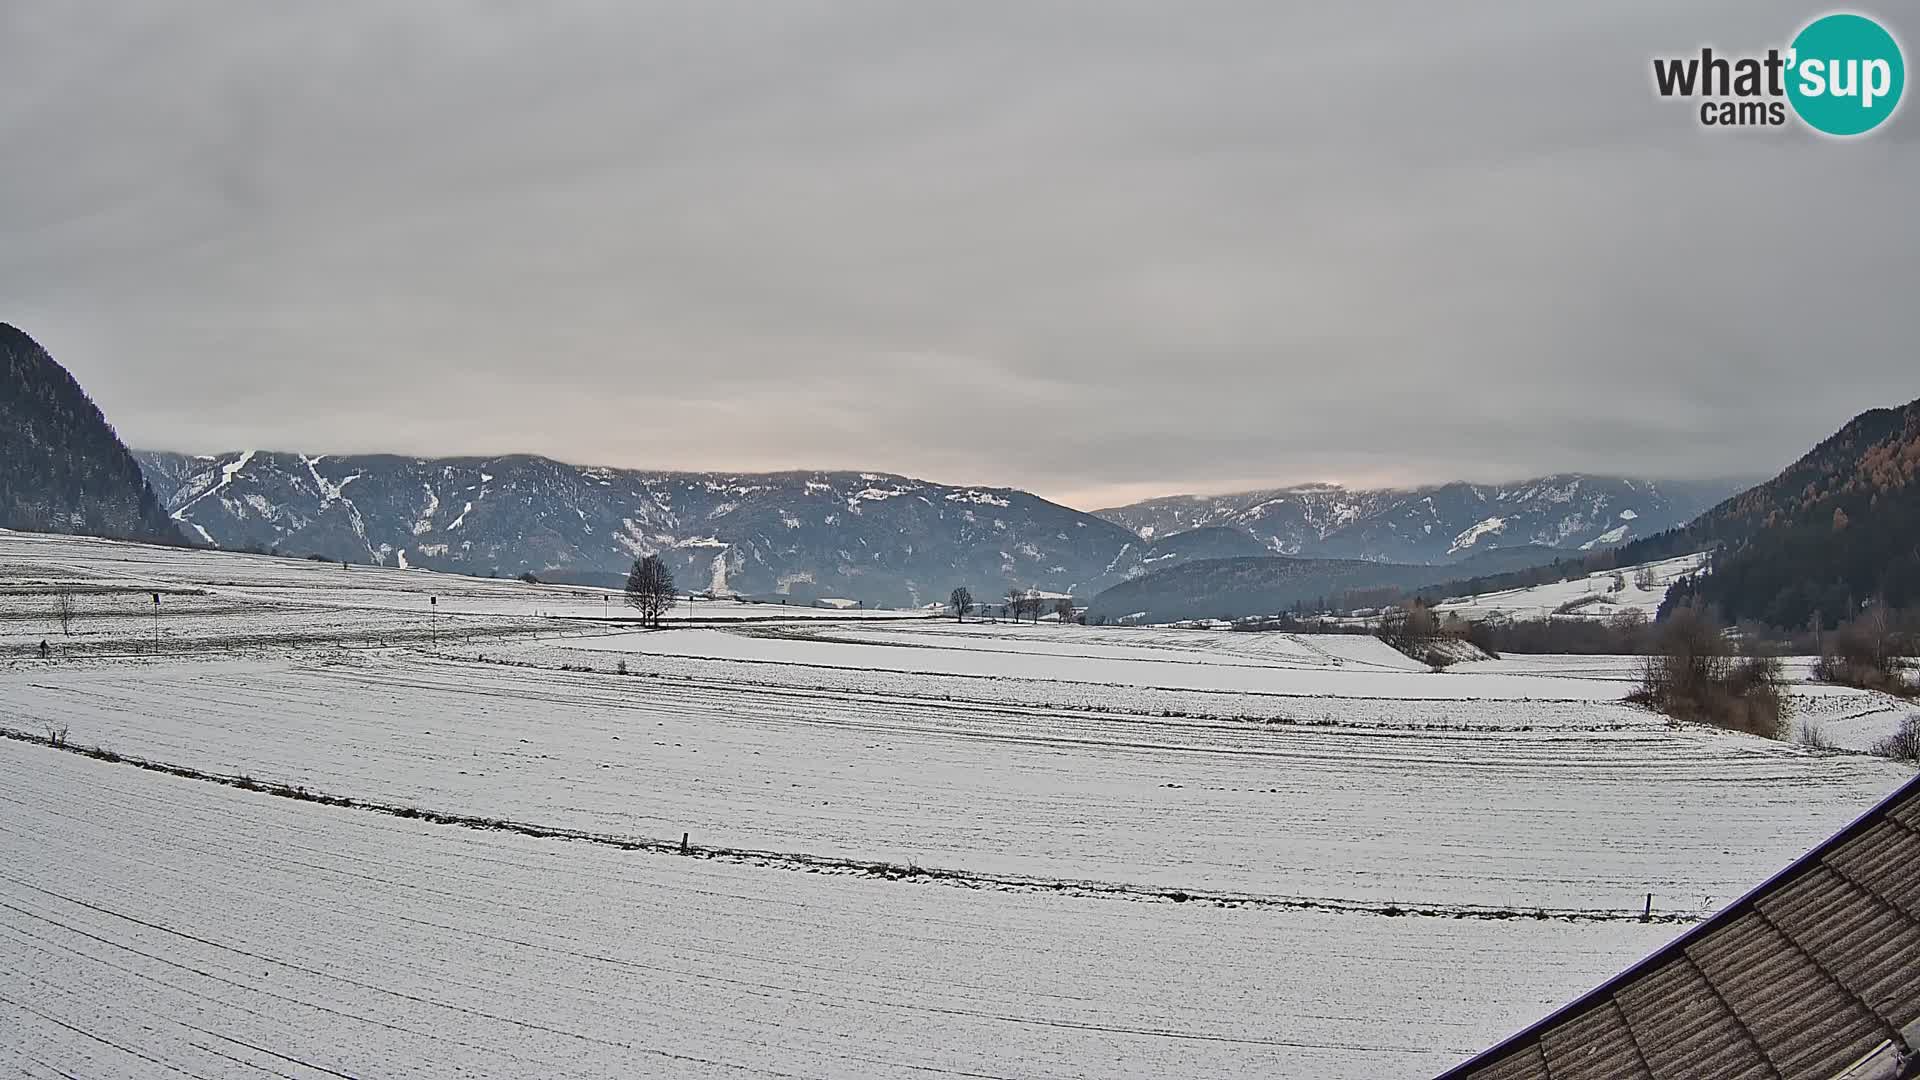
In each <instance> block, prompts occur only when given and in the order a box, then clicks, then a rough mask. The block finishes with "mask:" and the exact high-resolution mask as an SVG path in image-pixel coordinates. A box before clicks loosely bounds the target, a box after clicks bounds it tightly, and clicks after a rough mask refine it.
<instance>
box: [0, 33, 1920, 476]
mask: <svg viewBox="0 0 1920 1080" xmlns="http://www.w3.org/2000/svg"><path fill="white" fill-rule="evenodd" d="M147 7H148V6H136V5H126V4H114V5H98V6H96V5H90V4H86V3H74V4H61V5H10V6H8V7H6V8H4V9H0V64H3V65H4V66H5V70H6V71H8V73H9V80H8V82H9V86H10V88H12V89H13V90H15V91H16V92H15V93H13V94H10V95H9V96H8V97H7V98H5V99H0V138H3V139H4V140H5V142H4V145H6V146H7V147H8V148H9V151H10V152H9V154H8V155H7V164H6V166H5V168H4V169H0V236H5V237H6V238H7V239H6V243H5V244H3V245H0V305H3V306H4V310H0V318H4V319H7V320H9V321H13V322H16V323H18V324H19V325H21V326H22V327H24V328H25V329H27V330H28V331H29V332H30V333H34V334H35V335H36V336H38V337H40V338H41V339H42V341H43V342H44V343H45V344H47V345H48V347H49V348H50V349H51V350H52V351H53V352H54V354H55V356H56V357H57V358H59V359H61V360H62V361H63V362H65V363H67V364H68V365H69V366H70V367H72V368H73V369H74V370H75V372H76V374H77V375H78V376H79V377H80V378H81V380H82V382H83V384H85V385H86V386H88V387H89V389H90V390H92V391H93V392H94V393H95V395H96V397H98V398H99V399H100V400H101V402H102V404H103V407H105V408H106V409H107V411H108V413H109V415H110V416H111V417H112V418H113V419H114V420H115V422H116V423H117V424H118V425H119V426H120V427H121V429H122V431H123V433H124V434H126V435H127V437H128V438H129V439H130V440H131V441H134V442H136V443H141V444H145V445H154V446H169V447H178V448H183V449H195V450H198V449H214V448H228V447H241V446H256V445H257V446H284V447H295V448H317V449H329V450H341V451H345V450H374V449H389V450H396V451H401V452H412V453H455V452H500V451H508V450H525V451H532V452H542V453H548V454H551V455H554V456H557V457H562V458H566V459H570V460H578V461H594V462H605V463H612V464H622V465H633V466H650V467H688V468H696V467H734V468H779V467H800V466H851V467H863V468H883V469H888V470H894V471H903V472H910V473H916V474H920V475H926V476H930V477H935V478H939V479H946V480H953V481H975V482H997V483H1007V484H1015V485H1021V486H1027V487H1031V488H1034V489H1036V490H1039V491H1041V492H1043V493H1046V494H1051V495H1055V496H1059V497H1065V498H1069V499H1072V500H1074V501H1077V502H1083V503H1093V502H1100V501H1104V500H1107V499H1109V498H1121V497H1128V496H1133V495H1137V494H1147V493H1152V492H1156V491H1169V490H1179V489H1192V488H1207V489H1219V488H1224V487H1233V486H1241V485H1248V484H1263V483H1272V482H1278V481H1285V480H1292V479H1302V478H1308V477H1320V476H1331V477H1338V478H1353V479H1395V480H1425V479H1447V478H1453V477H1456V476H1478V477H1494V476H1502V475H1506V476H1511V475H1515V474H1519V473H1530V472H1538V471H1545V470H1550V469H1559V468H1584V469H1596V470H1620V471H1632V472H1649V473H1655V474H1662V475H1685V474H1723V473H1751V472H1761V471H1766V470H1769V469H1771V468H1774V467H1776V466H1778V465H1779V464H1782V463H1783V462H1784V461H1785V460H1786V459H1787V458H1789V457H1791V456H1793V455H1794V454H1795V453H1797V452H1798V451H1799V450H1801V449H1804V448H1805V447H1806V446H1807V445H1809V444H1810V443H1811V442H1812V441H1813V440H1814V439H1817V438H1819V437H1820V436H1821V435H1824V434H1825V433H1827V432H1828V431H1830V430H1831V429H1832V428H1834V427H1836V426H1838V424H1840V423H1841V422H1842V421H1844V420H1845V419H1846V418H1847V417H1849V416H1851V415H1852V414H1853V413H1854V412H1857V411H1858V410H1860V409H1862V408H1865V407H1869V406H1872V405H1875V404H1889V403H1894V402H1896V401H1905V400H1907V399H1910V398H1912V397H1914V396H1916V395H1920V378H1916V375H1915V372H1916V370H1917V369H1920V363H1916V361H1915V349H1914V343H1915V341H1916V330H1920V306H1916V305H1915V304H1914V303H1913V302H1912V300H1911V297H1912V296H1913V295H1914V292H1915V286H1916V284H1920V271H1916V265H1915V258H1914V251H1915V245H1916V241H1920V214H1917V213H1915V211H1914V210H1913V202H1912V199H1913V196H1912V192H1913V191H1914V190H1915V189H1916V188H1920V160H1917V155H1920V150H1917V149H1916V146H1917V145H1920V139H1917V138H1916V136H1915V134H1914V133H1915V130H1916V127H1920V122H1916V121H1915V120H1914V119H1913V116H1914V111H1913V108H1914V107H1913V105H1912V103H1908V105H1907V107H1906V109H1905V110H1904V111H1903V112H1902V114H1901V115H1900V116H1899V117H1897V118H1896V119H1895V121H1894V122H1893V126H1892V128H1891V129H1890V130H1888V131H1886V132H1884V133H1882V134H1880V135H1878V136H1875V137H1873V138H1871V139H1870V140H1866V141H1862V142H1857V143H1852V144H1837V143H1830V142H1826V141H1823V140H1820V139H1817V138H1815V137H1813V136H1811V135H1808V134H1805V133H1803V132H1799V131H1758V132H1733V133H1729V132H1711V131H1703V130H1702V129H1701V128H1699V127H1698V125H1697V123H1696V122H1695V120H1694V118H1693V116H1692V114H1691V113H1690V112H1689V111H1688V109H1687V107H1686V106H1684V105H1681V104H1677V103H1672V102H1661V101H1656V100H1654V99H1653V97H1652V94H1651V92H1650V89H1649V76H1648V67H1647V62H1648V59H1649V58H1650V57H1651V56H1652V55H1654V54H1656V53H1683V52H1686V51H1687V50H1689V49H1693V48H1697V47H1698V46H1699V45H1700V44H1701V43H1703V42H1712V43H1715V44H1716V45H1720V46H1722V47H1725V48H1752V49H1761V48H1765V47H1766V46H1767V45H1769V44H1775V43H1777V42H1779V41H1781V40H1783V39H1784V38H1785V36H1786V35H1788V34H1789V33H1790V32H1791V31H1792V29H1793V28H1795V27H1796V26H1797V25H1799V23H1801V22H1802V21H1804V20H1805V19H1806V18H1807V17H1808V16H1809V15H1810V14H1813V12H1812V11H1811V10H1810V9H1804V8H1801V7H1798V6H1795V5H1792V4H1786V3H1776V2H1771V0H1770V2H1766V3H1744V2H1743V3H1720V4H1700V5H1695V6H1694V7H1693V8H1691V9H1690V10H1687V11H1674V10H1670V9H1671V8H1672V7H1673V5H1670V4H1664V3H1636V4H1620V5H1586V6H1585V7H1590V8H1593V9H1594V10H1590V11H1574V10H1571V7H1572V6H1571V5H1546V4H1537V3H1523V2H1518V0H1514V2H1504V3H1480V4H1469V5H1432V4H1425V3H1411V2H1406V3H1400V2H1393V3H1379V4H1370V5H1357V4H1356V5H1318V6H1316V7H1321V8H1325V9H1326V10H1318V11H1314V12H1296V11H1289V10H1287V8H1288V7H1290V5H1279V4H1274V3H1271V2H1263V3H1240V4H1235V3H1193V4H1179V5H1175V4H1145V3H1100V4H1094V3H1083V4H1045V3H1019V4H993V3H964V4H961V3H953V4H947V3H940V4H934V3H911V4H905V3H870V4H863V3H788V4H762V3H744V2H741V3H724V2H723V3H699V4H694V3H686V4H673V5H661V4H640V3H629V4H565V3H562V4H545V5H512V4H482V3H478V2H475V3H451V2H448V3H440V4H407V5H396V4H388V3H340V4H328V5H308V6H305V7H301V8H285V7H281V8H277V9H276V8H271V7H268V6H263V5H259V4H254V3H243V2H235V3H230V4H200V5H169V6H168V7H169V8H170V10H169V11H168V12H167V13H166V14H164V15H162V14H159V13H157V12H149V11H148V10H147ZM150 7H152V8H156V9H157V8H158V7H159V6H158V5H152V6H150ZM1443 7H1444V8H1445V10H1444V11H1442V10H1439V9H1441V8H1443ZM1890 14H1892V15H1894V16H1895V19H1896V29H1900V27H1899V26H1898V23H1897V13H1890ZM1916 27H1920V24H1916ZM1916 27H1908V28H1905V29H1907V30H1908V32H1909V33H1914V32H1920V29H1916ZM1910 51H1911V50H1910Z"/></svg>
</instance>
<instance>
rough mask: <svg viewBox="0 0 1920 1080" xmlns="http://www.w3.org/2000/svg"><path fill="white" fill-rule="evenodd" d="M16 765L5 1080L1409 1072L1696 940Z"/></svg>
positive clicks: (2, 801)
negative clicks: (1117, 887)
mask: <svg viewBox="0 0 1920 1080" xmlns="http://www.w3.org/2000/svg"><path fill="white" fill-rule="evenodd" d="M0 777H3V778H4V783H0V807H3V808H4V811H3V812H0V1071H5V1072H7V1073H9V1074H11V1075H24V1076H35V1077H39V1076H46V1077H54V1076H62V1075H64V1076H77V1077H87V1078H89V1080H114V1078H133V1077H140V1078H144V1077H152V1076H171V1075H182V1074H184V1075H188V1076H197V1077H207V1078H226V1077H254V1076H261V1075H277V1076H290V1077H302V1078H305V1077H320V1076H363V1077H373V1076H379V1077H447V1076H454V1075H468V1076H492V1077H559V1076H564V1077H570V1078H608V1080H613V1078H622V1080H624V1078H630V1077H639V1076H649V1077H651V1076H695V1077H718V1076H766V1077H846V1076H886V1077H895V1076H987V1077H1026V1076H1056V1077H1089V1078H1094V1077H1100V1078H1105V1077H1139V1078H1143V1080H1144V1078H1151V1080H1158V1078H1162V1077H1169V1076H1307V1077H1316V1078H1325V1080H1343V1078H1352V1080H1361V1078H1373V1077H1383V1076H1385V1077H1394V1076H1404V1077H1419V1076H1426V1075H1431V1074H1432V1073H1434V1072H1437V1071H1439V1070H1440V1069H1442V1068H1445V1067H1446V1066H1447V1065H1449V1064H1451V1063H1452V1062H1453V1061H1455V1060H1458V1059H1459V1058H1461V1057H1464V1056H1465V1055H1466V1054H1468V1053H1471V1052H1473V1051H1474V1050H1476V1049H1478V1048H1480V1046H1481V1044H1482V1043H1484V1042H1486V1041H1487V1039H1488V1038H1489V1037H1490V1036H1491V1035H1492V1034H1494V1033H1497V1032H1502V1031H1506V1030H1509V1029H1512V1028H1515V1027H1518V1026H1520V1025H1522V1024H1524V1023H1526V1022H1527V1021H1529V1020H1530V1019H1531V1018H1533V1017H1534V1016H1535V1015H1536V1014H1539V1013H1542V1012H1544V1011H1546V1010H1547V1009H1549V1008H1551V1007H1552V1006H1553V1005H1554V1004H1556V1003H1558V1002H1561V1001H1563V1000H1565V999H1567V998H1569V997H1571V996H1573V995H1575V994H1577V993H1579V992H1580V991H1581V990H1583V989H1584V988H1585V987H1586V985H1587V984H1588V983H1589V982H1590V981H1592V979H1593V978H1594V976H1595V975H1596V974H1599V973H1601V972H1606V971H1610V970H1612V969H1614V968H1617V967H1620V966H1622V965H1624V964H1626V963H1629V962H1631V961H1632V960H1633V959H1635V958H1636V957H1638V956H1639V955H1642V954H1644V953H1646V952H1648V951H1651V950H1652V949H1653V948H1655V947H1656V946H1657V945H1658V944H1660V943H1661V941H1662V940H1664V939H1665V938H1666V937H1667V936H1669V935H1671V934H1672V933H1673V932H1674V927H1672V926H1671V925H1661V924H1654V925H1650V926H1643V925H1641V924H1639V923H1635V922H1616V923H1604V924H1592V923H1570V922H1565V921H1560V920H1542V921H1534V920H1530V919H1529V920H1518V921H1507V922H1495V921H1489V920H1483V919H1435V918H1419V917H1400V918H1388V917H1383V916H1377V915H1352V914H1337V913H1323V912H1301V911H1276V910H1262V909H1256V908H1221V907H1215V906H1212V905H1205V904H1198V903H1186V904H1175V903H1170V902H1158V903H1143V902H1129V901H1120V900H1108V899H1094V898H1084V897H1075V896H1034V895H1027V894H1021V893H1014V892H1004V891H997V890H991V889H983V890H973V889H963V888H951V887H946V886H940V885H928V884H915V883H912V882H892V881H885V880H878V879H872V878H861V877H848V876H835V875H824V874H807V873H797V872H789V871H782V870H773V869H766V868H763V867H758V866H751V865H741V864H738V863H734V862H729V861H724V860H708V859H684V858H677V857H671V856H658V855H646V854H635V853H632V852H625V851H620V850H618V849H615V848H610V847H605V846H600V845H593V844H582V843H562V842H556V841H550V840H537V839H529V838H526V837H521V836H515V835H511V834H505V833H498V832H485V831H476V830H470V829H459V828H446V827H440V826H434V825H428V824H424V823H421V822H416V821H407V820H402V819H398V818H394V817H390V816H385V815H378V814H368V813H363V812H358V811H353V810H345V809H338V808H333V807H321V806H313V805H310V804H303V803H299V802H294V801H291V800H286V799H278V798H274V797H272V796H269V795H265V794H259V793H252V792H243V791H236V790H233V789H229V788H224V787H219V786H214V785H208V784H205V783H201V782H196V781H192V780H182V779H176V778H173V777H168V776H161V775H156V774H153V773H147V772H142V771H138V770H135V769H130V768H127V767H125V766H116V765H107V764H102V763H99V762H94V761H89V760H86V759H82V758H77V757H74V756H72V755H67V754H61V753H58V752H56V751H53V750H48V749H45V748H42V747H35V746H23V745H20V744H17V743H6V742H0Z"/></svg>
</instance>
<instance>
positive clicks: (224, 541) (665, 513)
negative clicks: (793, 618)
mask: <svg viewBox="0 0 1920 1080" xmlns="http://www.w3.org/2000/svg"><path fill="white" fill-rule="evenodd" d="M139 456H140V460H141V463H142V464H143V466H144V467H145V468H146V470H147V474H148V475H149V476H150V477H152V478H153V482H154V484H155V486H156V487H157V488H158V489H159V490H160V491H161V493H162V495H163V497H164V498H165V500H166V505H167V507H168V508H169V510H170V511H171V512H172V514H173V516H174V518H175V519H177V520H178V521H179V522H180V523H181V524H182V525H183V526H184V527H185V528H187V529H188V530H190V531H192V532H193V533H194V534H195V535H196V536H199V537H201V538H203V539H204V540H206V541H207V542H208V543H211V544H214V545H217V546H219V547H223V548H258V549H262V550H276V551H280V552H284V553H288V554H296V555H300V554H308V553H315V554H321V555H325V556H327V557H329V558H334V559H349V560H352V561H356V562H376V563H382V564H385V565H388V566H413V567H425V568H430V569H436V570H446V571H454V572H460V573H469V574H482V575H484V574H488V573H497V574H501V575H512V574H518V573H521V572H523V571H531V572H533V573H535V574H538V575H541V576H543V577H553V578H557V579H561V580H576V581H588V582H596V583H605V584H613V583H616V582H617V581H619V580H622V579H623V578H624V576H625V574H626V571H627V569H628V567H629V566H630V565H631V563H632V560H633V559H634V558H635V557H636V556H637V555H642V554H659V555H660V556H661V557H662V558H664V559H666V560H667V562H668V563H669V565H670V566H671V568H672V570H673V572H674V576H675V578H676V583H677V584H678V585H679V586H680V587H681V588H683V589H694V590H711V591H715V592H733V593H740V594H747V595H782V596H791V597H793V598H795V599H797V600H808V599H812V598H819V597H848V598H854V599H859V600H862V601H864V602H866V603H869V604H876V605H878V604H886V605H895V606H901V605H920V604H927V603H937V602H943V601H944V600H945V599H946V597H947V594H948V593H949V591H951V590H952V589H953V587H955V586H957V585H967V586H968V587H970V588H971V589H972V590H973V592H974V594H975V595H976V596H979V597H981V598H983V599H984V598H987V597H991V596H994V595H998V594H1000V593H1001V592H1003V591H1004V590H1005V589H1006V588H1008V587H1009V586H1014V585H1018V586H1022V587H1038V588H1042V589H1047V590H1050V591H1058V592H1078V593H1081V594H1083V595H1092V593H1093V592H1094V591H1097V590H1098V589H1099V588H1100V587H1102V586H1103V585H1105V584H1108V583H1111V582H1113V581H1118V580H1122V579H1123V578H1124V577H1125V576H1126V575H1127V574H1128V573H1129V572H1134V573H1137V572H1139V571H1138V569H1137V562H1138V558H1139V553H1138V551H1137V550H1136V549H1137V547H1138V546H1139V545H1138V544H1137V540H1136V538H1135V537H1134V536H1133V535H1132V534H1131V533H1129V532H1127V531H1126V530H1125V529H1122V528H1120V527H1119V526H1117V525H1114V524H1112V523H1110V522H1106V521H1102V520H1101V519H1099V518H1096V517H1093V516H1091V515H1088V514H1084V513H1081V512H1080V511H1078V510H1073V509H1070V508H1068V507H1064V506H1060V505H1058V504H1056V503H1051V502H1048V501H1047V500H1045V499H1042V498H1039V497H1038V496H1035V495H1030V494H1028V493H1026V492H1023V491H1017V490H1013V489H1010V488H990V487H970V486H953V485H945V484H934V483H929V482H926V481H922V480H915V479H912V478H909V477H904V476H895V475H891V474H885V473H857V472H788V473H760V474H739V473H675V472H646V471H641V470H630V469H612V468H601V467H594V466H579V465H569V464H566V463H564V462H558V461H553V460H550V459H548V458H542V457H533V456H528V455H507V456H501V457H486V458H477V457H467V458H441V459H421V458H408V457H399V456H394V455H348V456H333V455H307V454H298V453H272V452H252V451H249V452H242V453H227V454H220V455H214V456H208V457H192V456H188V455H183V454H175V453H167V452H152V451H142V452H141V453H140V455H139Z"/></svg>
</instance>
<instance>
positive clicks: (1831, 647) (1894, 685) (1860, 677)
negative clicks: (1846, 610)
mask: <svg viewBox="0 0 1920 1080" xmlns="http://www.w3.org/2000/svg"><path fill="white" fill-rule="evenodd" d="M1905 651H1906V650H1905V648H1904V643H1903V642H1902V641H1901V638H1900V636H1899V635H1898V634H1897V633H1895V632H1894V629H1893V618H1892V615H1891V613H1890V612H1889V611H1888V610H1887V607H1886V605H1884V604H1874V605H1873V606H1872V607H1870V608H1868V609H1867V610H1866V611H1863V612H1861V613H1860V615H1859V617H1858V618H1855V619H1852V620H1849V621H1848V622H1845V623H1842V624H1841V625H1840V627H1839V629H1837V630H1835V631H1834V632H1833V633H1831V634H1828V635H1826V636H1825V639H1824V640H1823V641H1822V642H1821V649H1820V659H1819V660H1817V661H1815V662H1814V665H1813V677H1814V678H1815V679H1818V680H1820V681H1821V682H1829V683H1836V684H1838V685H1841V686H1852V687H1857V688H1859V689H1861V690H1878V691H1880V692H1882V693H1887V694H1897V695H1899V696H1901V697H1914V696H1916V695H1920V686H1915V685H1914V683H1913V682H1912V681H1911V680H1910V679H1908V677H1907V668H1908V666H1909V665H1908V661H1907V658H1906V657H1905V656H1904V655H1902V653H1903V652H1905Z"/></svg>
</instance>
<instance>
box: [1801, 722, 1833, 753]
mask: <svg viewBox="0 0 1920 1080" xmlns="http://www.w3.org/2000/svg"><path fill="white" fill-rule="evenodd" d="M1793 741H1794V742H1796V743H1799V744H1800V745H1801V746H1804V747H1806V748H1807V749H1809V750H1831V749H1833V740H1832V739H1829V738H1827V729H1826V728H1823V727H1821V726H1820V725H1819V724H1817V723H1815V722H1813V721H1812V720H1802V721H1800V729H1799V730H1798V731H1797V732H1795V734H1794V739H1793Z"/></svg>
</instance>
